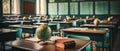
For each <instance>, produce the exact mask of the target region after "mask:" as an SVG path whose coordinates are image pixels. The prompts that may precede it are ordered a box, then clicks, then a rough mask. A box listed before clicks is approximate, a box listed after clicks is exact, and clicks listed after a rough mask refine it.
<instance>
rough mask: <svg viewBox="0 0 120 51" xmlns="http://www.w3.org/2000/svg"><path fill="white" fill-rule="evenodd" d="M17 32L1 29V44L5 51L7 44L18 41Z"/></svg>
mask: <svg viewBox="0 0 120 51" xmlns="http://www.w3.org/2000/svg"><path fill="white" fill-rule="evenodd" d="M16 34H17V31H16V30H11V29H3V28H2V29H0V42H1V43H2V46H3V51H4V50H5V42H7V41H12V40H16Z"/></svg>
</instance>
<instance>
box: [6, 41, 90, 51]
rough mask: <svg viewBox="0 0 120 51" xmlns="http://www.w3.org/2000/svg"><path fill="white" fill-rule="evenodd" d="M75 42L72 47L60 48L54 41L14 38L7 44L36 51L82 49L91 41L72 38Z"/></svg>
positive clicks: (71, 50)
mask: <svg viewBox="0 0 120 51" xmlns="http://www.w3.org/2000/svg"><path fill="white" fill-rule="evenodd" d="M73 40H75V42H76V48H73V49H62V48H59V47H56V46H55V43H54V41H51V42H53V43H48V44H47V45H40V44H38V43H36V42H34V41H29V40H15V41H12V42H8V43H7V44H8V45H10V46H13V47H16V48H21V49H25V50H36V51H77V50H79V51H80V50H82V49H83V48H85V47H86V46H87V45H88V44H90V43H91V41H90V40H80V39H73Z"/></svg>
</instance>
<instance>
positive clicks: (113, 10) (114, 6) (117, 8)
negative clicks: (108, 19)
mask: <svg viewBox="0 0 120 51" xmlns="http://www.w3.org/2000/svg"><path fill="white" fill-rule="evenodd" d="M110 14H112V15H117V14H120V2H118V1H112V2H111V6H110Z"/></svg>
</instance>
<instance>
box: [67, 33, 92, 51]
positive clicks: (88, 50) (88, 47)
mask: <svg viewBox="0 0 120 51" xmlns="http://www.w3.org/2000/svg"><path fill="white" fill-rule="evenodd" d="M67 37H68V38H75V39H81V40H90V38H89V37H88V36H77V35H67ZM86 51H91V46H90V44H89V45H88V46H87V47H86Z"/></svg>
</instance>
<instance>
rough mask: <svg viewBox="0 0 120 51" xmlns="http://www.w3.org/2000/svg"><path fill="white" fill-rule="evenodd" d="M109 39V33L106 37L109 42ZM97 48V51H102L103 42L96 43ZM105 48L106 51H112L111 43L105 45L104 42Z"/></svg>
mask: <svg viewBox="0 0 120 51" xmlns="http://www.w3.org/2000/svg"><path fill="white" fill-rule="evenodd" d="M109 38H110V34H109V33H107V34H106V35H105V40H109ZM108 42H110V41H108ZM95 47H96V49H97V51H100V48H102V42H96V44H95ZM104 48H105V49H106V51H110V50H111V49H110V44H109V43H105V42H104Z"/></svg>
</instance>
